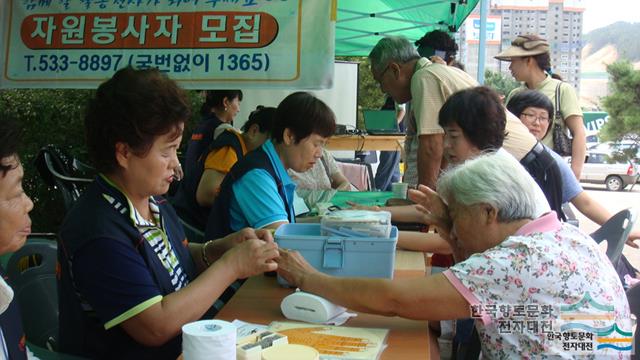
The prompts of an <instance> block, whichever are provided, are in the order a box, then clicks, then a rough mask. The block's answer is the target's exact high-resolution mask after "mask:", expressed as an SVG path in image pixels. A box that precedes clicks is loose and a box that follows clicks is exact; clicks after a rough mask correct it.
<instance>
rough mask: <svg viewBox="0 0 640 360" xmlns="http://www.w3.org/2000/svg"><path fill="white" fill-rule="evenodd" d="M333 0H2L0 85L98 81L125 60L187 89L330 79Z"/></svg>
mask: <svg viewBox="0 0 640 360" xmlns="http://www.w3.org/2000/svg"><path fill="white" fill-rule="evenodd" d="M333 1H335V0H333ZM333 1H317V0H53V1H51V0H49V1H43V0H5V1H2V2H0V7H1V9H0V20H1V21H2V22H1V23H0V31H1V33H0V35H1V36H2V37H1V38H0V45H1V47H0V49H1V51H2V53H1V54H2V55H1V56H0V68H1V71H2V75H1V77H0V87H2V88H95V87H96V86H97V85H98V84H99V83H101V82H102V81H104V80H105V79H107V78H109V77H110V76H111V75H112V74H113V73H114V72H115V71H116V70H117V69H120V68H123V67H126V66H128V65H131V66H133V67H136V68H149V67H157V68H159V69H160V70H161V71H163V72H166V73H167V74H168V75H169V76H170V77H171V78H172V79H175V80H177V81H178V82H180V84H181V85H182V86H184V87H186V88H191V89H213V88H287V89H293V88H296V89H321V88H328V87H331V81H332V80H331V79H332V78H333V63H334V32H335V15H334V14H333V6H332V5H333Z"/></svg>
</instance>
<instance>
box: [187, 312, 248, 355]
mask: <svg viewBox="0 0 640 360" xmlns="http://www.w3.org/2000/svg"><path fill="white" fill-rule="evenodd" d="M182 355H183V357H184V360H205V359H206V360H235V359H236V327H235V326H233V324H231V323H230V322H226V321H222V320H201V321H196V322H192V323H189V324H186V325H184V326H183V327H182Z"/></svg>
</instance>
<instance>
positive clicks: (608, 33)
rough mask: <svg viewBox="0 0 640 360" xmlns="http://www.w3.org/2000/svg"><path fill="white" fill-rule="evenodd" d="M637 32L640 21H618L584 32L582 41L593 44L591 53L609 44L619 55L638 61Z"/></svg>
mask: <svg viewBox="0 0 640 360" xmlns="http://www.w3.org/2000/svg"><path fill="white" fill-rule="evenodd" d="M639 33H640V23H628V22H624V21H619V22H616V23H613V24H611V25H607V26H605V27H602V28H599V29H595V30H593V31H591V32H589V33H587V34H585V35H584V43H585V45H586V44H591V45H593V49H592V50H591V51H592V53H594V52H596V51H598V50H600V49H602V48H603V47H605V46H606V45H608V44H611V45H613V46H614V47H615V48H616V49H617V50H618V54H620V57H622V58H626V59H629V60H631V61H632V62H636V61H640V41H638V34H639Z"/></svg>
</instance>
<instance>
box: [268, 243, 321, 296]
mask: <svg viewBox="0 0 640 360" xmlns="http://www.w3.org/2000/svg"><path fill="white" fill-rule="evenodd" d="M276 262H277V263H278V274H279V275H280V276H282V277H283V278H284V279H285V280H287V282H288V283H289V284H290V285H292V286H297V287H300V288H302V286H303V282H304V279H305V278H306V277H307V276H309V275H311V274H314V273H317V272H318V271H317V270H316V269H314V268H313V266H311V265H309V263H308V262H307V260H305V259H304V257H302V255H300V253H299V252H297V251H291V250H286V249H280V257H279V258H278V259H276Z"/></svg>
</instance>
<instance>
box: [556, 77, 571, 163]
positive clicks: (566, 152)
mask: <svg viewBox="0 0 640 360" xmlns="http://www.w3.org/2000/svg"><path fill="white" fill-rule="evenodd" d="M560 85H562V83H558V85H557V86H556V101H555V114H554V116H553V134H552V136H553V151H555V152H556V153H557V154H558V155H560V156H571V148H572V143H573V139H571V138H570V137H569V135H568V134H567V129H566V128H565V127H564V126H563V125H564V121H562V124H561V123H560V122H561V120H562V112H561V111H560Z"/></svg>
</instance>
